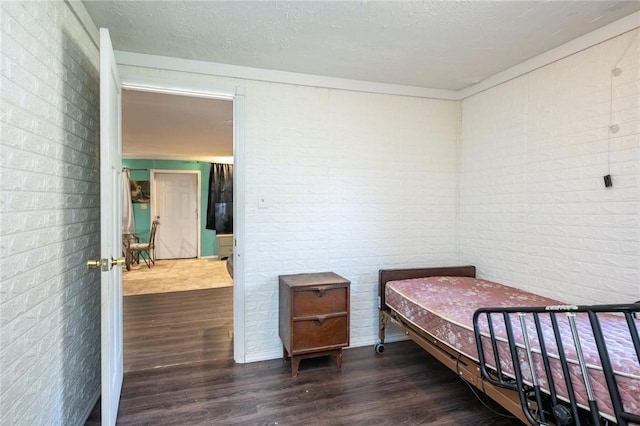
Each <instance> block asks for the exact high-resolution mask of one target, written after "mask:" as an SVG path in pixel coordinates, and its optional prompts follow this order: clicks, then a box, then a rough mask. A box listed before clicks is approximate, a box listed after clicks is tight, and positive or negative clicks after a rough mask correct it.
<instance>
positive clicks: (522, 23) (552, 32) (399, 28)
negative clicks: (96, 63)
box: [83, 0, 640, 158]
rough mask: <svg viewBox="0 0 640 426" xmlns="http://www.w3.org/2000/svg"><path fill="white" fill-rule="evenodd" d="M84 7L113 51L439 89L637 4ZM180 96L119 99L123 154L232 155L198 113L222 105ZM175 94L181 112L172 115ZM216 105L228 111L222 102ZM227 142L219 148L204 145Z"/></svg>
mask: <svg viewBox="0 0 640 426" xmlns="http://www.w3.org/2000/svg"><path fill="white" fill-rule="evenodd" d="M83 5H84V6H85V8H86V10H87V12H88V13H89V15H90V16H91V18H92V20H93V21H94V23H95V25H96V26H97V27H106V28H108V29H109V32H110V34H111V38H112V43H113V46H114V49H116V50H121V51H128V52H136V53H146V54H153V55H161V56H168V57H175V58H183V59H193V60H200V61H208V62H215V63H221V64H231V65H239V66H246V67H252V68H260V69H269V70H279V71H289V72H296V73H303V74H311V75H319V76H329V77H338V78H346V79H353V80H361V81H371V82H380V83H389V84H397V85H407V86H416V87H424V88H431V89H446V90H461V89H463V88H465V87H468V86H470V85H473V84H475V83H478V82H480V81H482V80H484V79H486V78H488V77H490V76H492V75H494V74H496V73H499V72H501V71H503V70H505V69H508V68H510V67H512V66H514V65H517V64H519V63H521V62H523V61H525V60H527V59H529V58H532V57H534V56H536V55H539V54H541V53H544V52H546V51H548V50H550V49H553V48H554V47H557V46H559V45H561V44H563V43H566V42H568V41H570V40H573V39H575V38H577V37H579V36H581V35H584V34H586V33H589V32H591V31H593V30H595V29H598V28H599V27H602V26H604V25H607V24H609V23H611V22H613V21H616V20H618V19H620V18H623V17H625V16H627V15H630V14H632V13H634V12H636V11H638V10H640V1H638V0H636V1H562V0H561V1H131V0H128V1H94V0H91V1H88V0H86V1H83ZM152 95H153V96H152ZM157 96H160V97H159V98H156V97H157ZM163 96H164V97H163ZM179 98H181V97H179V96H168V95H157V94H147V95H146V96H145V95H142V94H139V93H138V94H134V96H129V97H128V96H125V97H124V99H123V153H124V154H125V157H139V156H140V155H143V156H144V155H145V154H144V153H145V152H147V153H148V152H150V151H152V150H155V152H156V154H155V158H167V157H170V156H172V155H178V154H180V155H181V156H180V157H178V158H185V157H191V158H202V157H206V156H220V155H229V154H228V153H229V151H230V149H231V145H232V142H231V139H232V126H231V125H229V124H228V122H227V121H228V120H229V118H228V117H224V118H223V117H220V116H217V117H215V118H214V117H211V116H208V115H204V116H203V114H202V111H211V114H213V115H216V114H218V113H217V112H215V109H212V108H214V106H215V105H216V104H220V105H224V104H225V102H224V101H215V102H213V104H211V105H207V106H206V107H205V106H203V105H200V102H202V99H199V100H194V102H196V103H197V105H198V107H189V106H185V103H184V99H179ZM172 100H173V101H177V105H178V106H179V105H181V106H182V108H184V109H183V110H181V111H180V112H176V111H178V110H177V109H176V108H177V105H171V104H172V102H171V101H172ZM144 102H148V103H149V104H147V105H145V104H144ZM203 108H204V109H203ZM225 108H227V109H226V110H225V114H227V113H228V114H231V112H230V111H231V103H230V102H226V106H225ZM161 109H162V110H163V111H164V112H162V111H160V110H161ZM160 117H164V118H160ZM178 117H180V120H183V121H181V122H177V121H176V120H178ZM200 120H217V124H215V125H214V124H212V123H211V122H208V123H201V122H200ZM225 122H227V123H226V125H225ZM206 128H208V129H210V131H211V132H212V133H207V132H205V131H204V129H206ZM195 130H197V131H195ZM225 131H226V136H223V134H224V132H225ZM168 137H170V138H171V139H169V138H168ZM224 137H226V138H227V139H228V140H227V142H226V145H225V144H223V143H222V142H212V141H214V140H215V141H221V140H222V138H224ZM176 149H178V150H179V151H180V152H175V151H176ZM203 149H204V151H203Z"/></svg>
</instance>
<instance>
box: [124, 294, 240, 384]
mask: <svg viewBox="0 0 640 426" xmlns="http://www.w3.org/2000/svg"><path fill="white" fill-rule="evenodd" d="M232 297H233V287H223V288H214V289H208V290H192V291H181V292H173V293H158V294H141V295H136V296H127V297H125V298H124V302H123V307H122V308H123V316H124V319H123V328H124V330H123V331H124V371H125V373H126V372H129V371H140V370H146V369H149V368H157V367H167V366H171V365H179V364H190V363H194V362H202V361H211V360H220V359H223V360H226V359H232V358H233V340H232V337H233V302H232Z"/></svg>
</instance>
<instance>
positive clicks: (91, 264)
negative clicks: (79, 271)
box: [87, 259, 102, 269]
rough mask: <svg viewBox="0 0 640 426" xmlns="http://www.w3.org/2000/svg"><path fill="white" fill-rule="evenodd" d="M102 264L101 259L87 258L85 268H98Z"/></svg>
mask: <svg viewBox="0 0 640 426" xmlns="http://www.w3.org/2000/svg"><path fill="white" fill-rule="evenodd" d="M100 266H102V259H87V269H98V268H99V267H100Z"/></svg>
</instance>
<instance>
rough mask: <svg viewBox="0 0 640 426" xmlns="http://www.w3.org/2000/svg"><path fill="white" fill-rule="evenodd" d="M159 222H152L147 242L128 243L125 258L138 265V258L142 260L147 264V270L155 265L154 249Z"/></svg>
mask: <svg viewBox="0 0 640 426" xmlns="http://www.w3.org/2000/svg"><path fill="white" fill-rule="evenodd" d="M159 224H160V222H159V221H158V220H154V221H153V223H152V224H151V233H150V234H149V242H147V243H140V242H132V243H129V246H128V247H127V258H128V259H131V261H132V262H137V263H140V258H142V260H144V263H146V264H147V266H148V267H149V268H151V264H154V265H155V263H156V249H155V241H156V231H157V230H158V225H159Z"/></svg>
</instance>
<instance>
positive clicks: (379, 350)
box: [373, 311, 389, 354]
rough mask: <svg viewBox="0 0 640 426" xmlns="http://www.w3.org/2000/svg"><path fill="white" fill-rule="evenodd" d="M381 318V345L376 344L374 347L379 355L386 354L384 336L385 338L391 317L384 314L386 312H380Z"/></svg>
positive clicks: (379, 332) (379, 335)
mask: <svg viewBox="0 0 640 426" xmlns="http://www.w3.org/2000/svg"><path fill="white" fill-rule="evenodd" d="M379 315H380V318H379V324H378V326H379V328H378V337H380V343H376V344H375V346H374V347H373V349H374V350H375V351H376V353H377V354H381V353H382V352H384V336H385V329H386V327H387V321H388V320H389V317H388V316H387V315H385V314H384V312H382V311H380V314H379Z"/></svg>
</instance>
